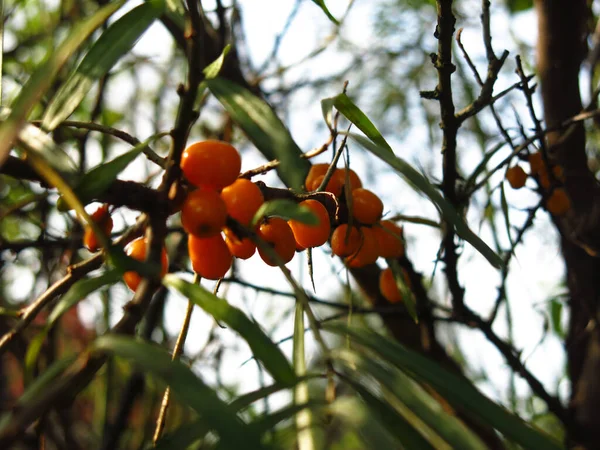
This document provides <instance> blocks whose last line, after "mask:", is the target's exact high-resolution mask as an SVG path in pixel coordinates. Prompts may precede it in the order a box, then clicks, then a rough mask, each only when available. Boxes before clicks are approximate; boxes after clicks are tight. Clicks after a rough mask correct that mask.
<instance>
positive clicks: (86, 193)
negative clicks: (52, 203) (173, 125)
mask: <svg viewBox="0 0 600 450" xmlns="http://www.w3.org/2000/svg"><path fill="white" fill-rule="evenodd" d="M156 138H157V137H156V136H154V137H151V138H149V139H147V140H146V141H144V142H141V143H139V144H138V145H136V146H135V147H133V148H132V149H131V150H129V151H127V152H125V153H123V154H122V155H119V156H117V157H116V158H115V159H113V160H111V161H108V162H106V163H103V164H99V165H97V166H96V167H93V168H92V169H90V170H89V172H87V173H85V174H84V175H83V176H82V177H81V178H80V179H79V181H78V182H77V185H76V186H75V188H74V189H73V191H74V192H75V195H77V197H78V198H79V200H80V201H81V203H83V204H84V205H85V204H87V203H89V202H91V201H92V200H93V199H95V198H97V197H98V196H99V195H100V194H102V193H103V192H104V191H106V189H108V188H109V187H110V186H111V185H112V183H113V182H114V181H115V180H116V179H117V177H118V176H119V174H120V173H121V172H123V171H124V170H125V168H126V167H127V166H128V165H129V164H130V163H131V162H132V161H133V160H134V159H135V158H137V157H138V155H139V154H140V153H142V152H143V151H144V150H145V149H146V148H147V147H148V144H149V143H150V142H152V141H154V140H155V139H156ZM57 208H58V210H59V211H67V210H68V209H69V205H67V204H66V202H65V201H64V199H62V197H61V198H59V200H58V202H57Z"/></svg>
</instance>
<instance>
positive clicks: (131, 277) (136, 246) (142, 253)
mask: <svg viewBox="0 0 600 450" xmlns="http://www.w3.org/2000/svg"><path fill="white" fill-rule="evenodd" d="M147 245H148V243H147V239H146V238H145V237H139V238H137V239H134V240H133V241H131V242H130V243H129V244H127V245H126V246H125V254H126V255H127V256H130V257H132V258H133V259H137V260H138V261H145V260H146V246H147ZM160 263H161V271H160V276H161V278H162V277H164V276H165V274H166V273H167V271H168V270H169V257H168V256H167V249H166V248H165V247H163V249H162V253H161V260H160ZM123 280H124V281H125V284H126V285H127V286H128V287H129V289H131V290H132V291H134V292H135V291H136V289H137V287H138V285H139V284H140V281H142V277H141V275H140V274H139V273H137V272H135V271H133V270H130V271H128V272H125V273H124V274H123Z"/></svg>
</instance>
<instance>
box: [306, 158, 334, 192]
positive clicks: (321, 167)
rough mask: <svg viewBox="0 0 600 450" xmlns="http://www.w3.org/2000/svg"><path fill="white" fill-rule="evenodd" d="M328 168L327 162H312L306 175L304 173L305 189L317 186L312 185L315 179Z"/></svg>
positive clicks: (311, 189) (313, 188)
mask: <svg viewBox="0 0 600 450" xmlns="http://www.w3.org/2000/svg"><path fill="white" fill-rule="evenodd" d="M328 168H329V164H324V163H322V164H314V165H313V166H312V167H311V168H310V170H309V171H308V175H306V179H305V180H304V187H306V190H307V191H314V190H315V189H316V188H317V187H318V186H319V185H317V187H314V184H315V180H316V179H317V178H319V177H321V176H323V175H325V173H326V172H327V169H328Z"/></svg>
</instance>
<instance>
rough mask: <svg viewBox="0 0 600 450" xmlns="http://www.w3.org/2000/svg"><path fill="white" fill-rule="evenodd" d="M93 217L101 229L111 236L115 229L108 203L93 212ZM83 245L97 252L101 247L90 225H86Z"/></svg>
mask: <svg viewBox="0 0 600 450" xmlns="http://www.w3.org/2000/svg"><path fill="white" fill-rule="evenodd" d="M91 218H92V220H93V221H94V222H96V223H97V224H98V226H99V227H100V229H101V230H102V231H104V234H105V235H107V236H110V232H111V231H112V229H113V220H112V217H110V214H109V212H108V205H106V204H105V205H102V206H100V207H99V208H98V209H97V210H96V211H94V212H93V213H92V214H91ZM83 245H84V246H85V247H86V248H87V249H88V250H89V251H90V252H96V251H98V249H99V248H100V243H99V242H98V237H97V236H96V233H94V230H92V228H91V227H90V226H89V225H88V226H86V227H85V232H84V235H83Z"/></svg>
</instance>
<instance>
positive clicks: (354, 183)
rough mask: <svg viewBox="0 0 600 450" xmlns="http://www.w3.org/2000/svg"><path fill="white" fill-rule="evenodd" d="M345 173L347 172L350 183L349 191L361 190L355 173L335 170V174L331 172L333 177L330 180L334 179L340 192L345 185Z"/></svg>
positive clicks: (349, 170) (347, 170)
mask: <svg viewBox="0 0 600 450" xmlns="http://www.w3.org/2000/svg"><path fill="white" fill-rule="evenodd" d="M346 172H348V181H349V183H350V191H353V190H354V189H358V188H361V187H362V182H361V181H360V178H359V177H358V175H357V174H356V172H355V171H354V170H352V169H335V172H333V176H332V177H331V178H332V179H334V178H335V180H336V182H337V183H339V184H340V185H341V186H342V190H343V189H344V188H343V186H344V185H345V184H346Z"/></svg>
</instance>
